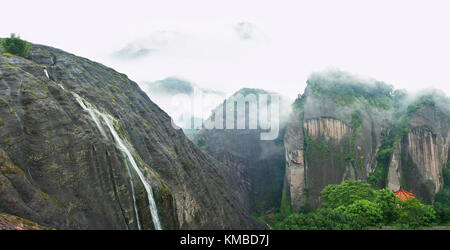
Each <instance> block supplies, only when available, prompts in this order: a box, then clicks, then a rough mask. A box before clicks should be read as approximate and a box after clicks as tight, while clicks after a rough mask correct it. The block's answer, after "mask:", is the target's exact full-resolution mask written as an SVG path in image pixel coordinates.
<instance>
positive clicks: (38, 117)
mask: <svg viewBox="0 0 450 250" xmlns="http://www.w3.org/2000/svg"><path fill="white" fill-rule="evenodd" d="M44 68H45V70H44ZM47 75H48V77H47ZM73 93H76V94H78V95H79V96H81V97H83V98H84V99H85V100H86V101H87V102H88V103H90V104H92V105H94V106H95V107H96V108H97V109H99V110H101V111H102V112H104V113H107V114H108V115H110V116H112V117H113V118H114V119H115V120H116V121H117V123H115V125H114V129H115V130H116V131H117V133H119V134H120V136H121V137H122V138H123V139H124V140H126V141H127V143H129V144H130V145H129V147H130V149H131V151H132V152H133V158H135V161H136V162H138V165H139V169H140V170H141V171H142V172H143V174H144V175H145V178H146V180H147V182H148V183H150V184H151V187H152V189H153V194H154V198H155V201H156V205H157V209H158V214H159V217H160V219H161V222H162V226H163V228H164V229H255V228H264V227H263V226H262V225H261V224H260V223H258V222H257V221H256V220H254V219H253V218H252V217H251V216H249V214H248V213H247V211H246V210H245V208H244V205H242V203H241V201H239V199H238V194H237V191H236V190H234V189H233V187H232V186H230V183H231V181H232V180H231V175H230V172H229V169H228V167H226V166H224V165H222V164H220V163H218V162H217V161H216V160H215V159H213V158H212V157H210V156H208V155H206V154H204V153H202V152H201V151H200V150H199V149H198V148H197V147H195V145H193V144H192V143H191V142H190V141H189V140H188V139H187V138H186V137H185V136H184V134H183V132H182V131H180V130H174V129H173V128H172V125H171V122H170V117H169V116H168V115H167V114H165V113H164V112H163V111H162V110H161V109H160V108H159V107H158V106H156V105H155V104H154V103H153V102H152V101H150V99H149V98H148V97H147V95H146V94H145V93H144V92H143V91H141V90H140V89H139V87H138V85H137V84H136V83H134V82H132V81H130V80H129V79H128V78H127V77H126V75H124V74H120V73H118V72H116V71H114V70H113V69H110V68H107V67H105V66H103V65H101V64H98V63H95V62H92V61H89V60H87V59H84V58H80V57H77V56H74V55H72V54H68V53H66V52H63V51H61V50H58V49H54V48H50V47H46V46H41V45H32V46H31V48H30V59H29V60H27V59H23V58H20V57H15V56H11V57H8V56H0V98H1V99H0V101H1V102H0V212H4V213H8V214H12V215H15V216H19V217H22V218H24V219H29V220H31V221H34V222H36V223H38V224H40V225H42V226H47V227H51V228H56V229H137V228H138V219H139V221H140V224H141V225H142V228H144V229H152V228H154V225H153V222H152V218H151V216H150V212H149V209H148V206H149V204H148V203H149V202H148V199H147V194H146V192H145V190H144V187H143V185H142V182H140V181H139V178H137V175H136V173H135V172H133V173H132V174H131V179H133V180H134V185H133V188H134V190H135V197H136V202H134V201H133V195H132V186H131V182H130V176H129V175H128V174H127V170H126V167H125V164H127V163H126V162H127V159H126V158H125V157H124V154H123V152H121V151H120V149H119V148H118V147H117V143H116V142H115V141H114V140H113V138H112V137H111V135H110V134H108V133H107V132H106V134H107V135H106V136H104V135H102V133H101V131H100V130H99V127H98V126H97V125H96V123H95V122H94V121H93V120H92V119H91V117H90V116H89V114H88V112H86V111H85V110H83V109H82V107H81V106H80V104H79V103H78V102H77V101H76V99H75V98H74V95H73ZM134 204H136V205H134ZM136 210H137V211H138V212H137V215H136Z"/></svg>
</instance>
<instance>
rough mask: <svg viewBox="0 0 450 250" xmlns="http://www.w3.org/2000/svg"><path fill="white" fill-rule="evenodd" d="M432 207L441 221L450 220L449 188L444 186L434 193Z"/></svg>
mask: <svg viewBox="0 0 450 250" xmlns="http://www.w3.org/2000/svg"><path fill="white" fill-rule="evenodd" d="M434 209H435V210H436V213H437V215H438V216H439V220H440V222H441V223H447V222H449V221H450V188H444V189H442V190H441V191H439V193H437V194H436V200H435V202H434Z"/></svg>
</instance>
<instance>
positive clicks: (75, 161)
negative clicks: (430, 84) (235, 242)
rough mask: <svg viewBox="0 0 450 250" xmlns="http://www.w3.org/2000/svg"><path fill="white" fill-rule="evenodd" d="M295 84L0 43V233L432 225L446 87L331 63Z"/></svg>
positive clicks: (444, 144)
mask: <svg viewBox="0 0 450 250" xmlns="http://www.w3.org/2000/svg"><path fill="white" fill-rule="evenodd" d="M237 30H238V31H239V32H241V33H242V34H241V35H242V36H243V37H242V39H244V40H245V39H249V38H250V37H247V36H251V33H252V30H253V28H252V26H249V25H247V24H242V25H238V27H237ZM306 83H307V86H306V88H305V90H304V92H303V93H298V97H297V99H296V100H295V101H293V100H291V99H289V98H286V97H284V96H282V95H279V94H277V93H275V92H273V91H268V90H264V89H259V88H246V87H243V88H241V89H240V90H238V91H237V92H236V93H234V94H233V95H231V96H229V97H226V96H225V94H224V93H222V92H220V91H216V90H214V89H212V90H211V89H206V88H202V87H200V86H198V85H197V84H195V83H192V82H190V81H188V80H184V79H182V78H178V77H168V78H165V79H162V80H158V81H154V82H141V83H140V84H139V85H138V84H137V83H135V82H133V81H131V80H130V79H129V78H128V77H127V76H126V75H125V74H122V73H119V72H117V71H115V70H114V69H112V68H108V67H106V66H104V65H102V64H99V63H96V62H93V61H90V60H88V59H86V58H82V57H78V56H76V55H73V54H70V53H67V52H64V51H62V50H59V49H56V48H52V47H48V46H44V45H37V44H32V43H28V42H26V41H24V40H21V39H20V38H19V37H15V36H11V37H10V38H8V39H0V229H20V228H24V229H156V230H159V229H268V228H269V227H270V228H272V229H364V228H369V227H374V226H377V225H379V224H382V223H383V224H387V225H393V226H395V227H396V228H401V229H417V228H420V227H432V226H436V225H446V223H448V220H449V218H450V215H449V211H450V209H449V208H450V204H449V202H448V200H449V197H450V196H449V195H450V185H449V184H450V179H449V177H450V161H449V156H450V99H449V98H448V97H447V96H446V95H445V94H444V93H443V92H441V91H440V90H436V89H426V90H423V91H420V92H417V93H410V92H408V91H406V90H396V89H395V88H394V87H393V85H391V84H388V83H386V82H383V81H380V80H376V79H372V78H368V77H361V76H358V75H354V74H352V73H348V72H345V71H340V70H326V71H322V72H314V73H312V74H311V75H310V77H309V78H308V79H307V81H306ZM175 125H178V127H181V128H182V129H178V127H177V126H175ZM405 197H406V198H405ZM318 221H319V222H320V223H318Z"/></svg>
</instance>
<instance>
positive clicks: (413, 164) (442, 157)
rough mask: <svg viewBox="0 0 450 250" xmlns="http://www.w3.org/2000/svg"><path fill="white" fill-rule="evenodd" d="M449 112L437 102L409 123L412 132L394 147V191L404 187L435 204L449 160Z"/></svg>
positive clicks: (391, 176) (391, 182) (391, 169)
mask: <svg viewBox="0 0 450 250" xmlns="http://www.w3.org/2000/svg"><path fill="white" fill-rule="evenodd" d="M448 117H449V116H448V114H446V113H445V111H443V110H441V109H439V108H438V106H436V105H424V106H422V107H421V108H420V109H418V110H417V111H416V112H414V114H413V115H412V117H411V120H410V122H409V123H408V133H407V134H406V135H404V136H403V137H402V138H401V141H400V142H399V143H398V144H396V147H395V149H394V152H393V155H392V160H391V164H390V166H389V178H388V179H389V184H388V186H389V187H390V188H391V189H392V190H398V188H400V186H402V187H403V188H405V189H408V190H409V189H411V190H413V191H414V192H417V195H418V196H419V197H421V198H422V199H423V200H424V201H425V202H427V203H432V202H433V200H434V195H435V194H436V193H437V192H439V191H440V190H441V189H442V187H443V177H442V169H443V168H444V166H446V164H447V161H448V151H449V145H450V144H449V143H450V137H449V135H450V130H449V125H450V124H449V120H448Z"/></svg>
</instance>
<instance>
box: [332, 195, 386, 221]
mask: <svg viewBox="0 0 450 250" xmlns="http://www.w3.org/2000/svg"><path fill="white" fill-rule="evenodd" d="M336 210H338V211H342V212H344V213H346V214H348V215H350V216H352V217H354V218H357V220H358V221H359V225H360V226H364V227H365V226H375V225H377V224H379V223H380V222H381V221H382V220H383V212H382V211H381V209H380V207H379V206H378V205H377V204H376V203H374V202H371V201H368V200H357V201H355V202H353V203H352V204H351V205H348V206H340V207H338V208H337V209H336Z"/></svg>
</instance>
